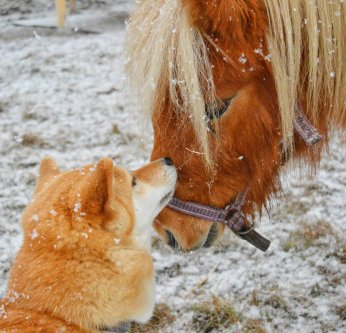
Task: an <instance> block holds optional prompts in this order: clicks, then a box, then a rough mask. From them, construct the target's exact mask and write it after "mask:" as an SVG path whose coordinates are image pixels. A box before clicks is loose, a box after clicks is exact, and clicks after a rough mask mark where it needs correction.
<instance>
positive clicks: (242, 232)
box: [238, 222, 255, 236]
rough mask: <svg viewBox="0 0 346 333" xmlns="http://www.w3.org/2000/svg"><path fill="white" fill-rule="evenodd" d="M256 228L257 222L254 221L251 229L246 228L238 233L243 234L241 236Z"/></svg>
mask: <svg viewBox="0 0 346 333" xmlns="http://www.w3.org/2000/svg"><path fill="white" fill-rule="evenodd" d="M254 228H255V223H254V222H252V223H251V225H250V228H249V229H246V230H245V231H239V232H238V234H239V235H241V236H242V235H246V234H248V233H249V232H251V231H252V230H253V229H254Z"/></svg>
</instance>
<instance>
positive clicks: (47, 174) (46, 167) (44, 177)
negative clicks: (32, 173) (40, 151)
mask: <svg viewBox="0 0 346 333" xmlns="http://www.w3.org/2000/svg"><path fill="white" fill-rule="evenodd" d="M58 174H60V170H59V168H58V166H57V165H56V163H55V161H54V160H53V159H52V158H51V157H45V158H44V159H43V160H42V161H41V164H40V171H39V177H38V182H37V185H36V188H35V193H37V192H38V191H40V190H41V189H42V187H43V185H44V184H45V183H46V182H47V181H48V180H49V179H51V178H52V177H54V176H56V175H58Z"/></svg>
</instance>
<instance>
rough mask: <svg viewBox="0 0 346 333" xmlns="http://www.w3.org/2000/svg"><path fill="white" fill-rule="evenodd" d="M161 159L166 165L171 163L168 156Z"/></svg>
mask: <svg viewBox="0 0 346 333" xmlns="http://www.w3.org/2000/svg"><path fill="white" fill-rule="evenodd" d="M163 159H164V161H165V164H166V165H173V161H172V159H171V158H170V157H164V158H163Z"/></svg>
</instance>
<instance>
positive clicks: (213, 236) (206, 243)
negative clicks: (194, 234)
mask: <svg viewBox="0 0 346 333" xmlns="http://www.w3.org/2000/svg"><path fill="white" fill-rule="evenodd" d="M165 236H166V237H165V238H166V244H167V245H168V246H169V247H171V248H172V249H173V250H176V251H194V250H198V249H200V248H201V247H205V248H208V247H211V246H212V245H213V244H214V242H215V241H216V240H217V238H218V224H217V222H215V223H213V224H212V225H211V227H210V229H209V232H208V234H207V236H206V237H204V238H203V239H202V240H201V241H200V242H199V243H197V244H195V245H194V246H193V247H191V248H186V247H183V246H181V244H180V243H179V242H178V240H177V238H176V237H175V236H174V234H173V233H172V232H171V231H169V230H165Z"/></svg>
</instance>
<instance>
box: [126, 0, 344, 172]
mask: <svg viewBox="0 0 346 333" xmlns="http://www.w3.org/2000/svg"><path fill="white" fill-rule="evenodd" d="M262 1H263V2H264V4H265V6H266V8H267V14H268V21H269V32H268V36H267V41H268V47H269V50H270V52H271V54H272V58H271V61H272V70H273V74H274V77H275V82H276V90H277V95H278V101H279V108H280V119H281V129H282V136H283V143H284V146H285V148H286V149H287V150H291V149H293V131H294V129H293V122H294V109H295V105H296V103H297V99H298V98H301V97H303V98H305V99H306V101H307V107H308V109H309V114H310V116H311V117H312V118H313V121H314V122H317V119H318V112H321V110H322V109H323V110H324V112H327V113H328V120H329V122H330V123H329V125H334V124H337V123H338V122H344V123H345V122H346V121H345V118H346V107H345V87H346V81H345V70H344V68H345V67H344V66H345V64H346V42H345V35H344V34H345V31H346V27H345V17H346V12H345V6H344V4H343V3H342V2H341V1H336V0H333V1H327V0H289V1H288V0H275V1H274V0H262ZM188 15H189V14H188V12H187V10H186V9H185V8H184V7H183V6H182V5H181V1H179V0H142V1H140V4H139V6H138V8H137V10H136V11H135V12H134V13H133V15H132V16H131V19H130V21H129V24H128V36H127V43H126V55H127V56H126V60H127V64H126V68H127V74H128V76H129V79H130V81H131V82H132V85H133V87H134V88H135V90H136V92H137V94H138V97H139V101H140V104H141V108H143V109H144V110H145V111H146V112H147V113H149V114H150V115H151V114H152V113H153V111H154V110H155V108H156V107H157V106H159V107H160V104H162V103H164V101H165V98H166V97H167V96H168V97H169V98H170V103H171V106H172V107H173V108H174V109H175V111H176V112H180V113H181V114H182V115H186V116H188V117H189V118H191V121H192V124H193V127H194V130H195V132H196V136H197V139H198V141H199V144H200V149H201V151H202V152H203V153H204V156H205V160H206V162H207V165H209V166H211V165H212V160H213V158H212V157H213V156H212V153H211V152H210V149H209V140H208V128H207V124H206V121H205V101H206V103H208V104H209V105H215V104H216V103H217V102H216V98H215V89H214V84H213V79H212V69H211V65H210V63H209V59H208V52H207V49H206V45H205V42H204V40H203V36H202V35H201V33H200V32H199V31H198V30H197V29H194V28H192V27H191V24H190V22H189V16H188ZM302 83H303V84H302ZM167 94H169V95H167ZM162 109H163V108H162V107H161V110H162Z"/></svg>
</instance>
